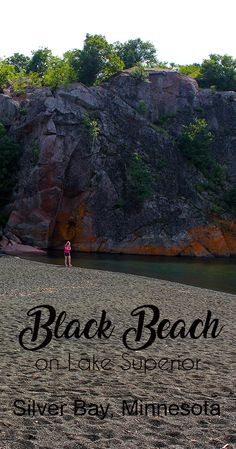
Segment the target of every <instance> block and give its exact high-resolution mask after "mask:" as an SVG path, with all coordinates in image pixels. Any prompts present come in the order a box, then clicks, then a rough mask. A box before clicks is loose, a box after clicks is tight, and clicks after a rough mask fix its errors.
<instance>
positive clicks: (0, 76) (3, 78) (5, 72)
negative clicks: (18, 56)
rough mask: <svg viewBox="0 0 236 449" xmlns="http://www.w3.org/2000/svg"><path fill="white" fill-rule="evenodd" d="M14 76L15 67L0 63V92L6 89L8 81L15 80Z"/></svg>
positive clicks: (4, 62)
mask: <svg viewBox="0 0 236 449" xmlns="http://www.w3.org/2000/svg"><path fill="white" fill-rule="evenodd" d="M15 76H16V70H15V67H14V66H13V65H10V64H8V63H7V62H6V61H0V90H2V89H6V87H8V86H9V84H10V81H11V80H13V79H15Z"/></svg>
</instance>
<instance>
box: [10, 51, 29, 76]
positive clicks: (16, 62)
mask: <svg viewBox="0 0 236 449" xmlns="http://www.w3.org/2000/svg"><path fill="white" fill-rule="evenodd" d="M5 61H6V63H7V64H9V65H12V66H13V67H14V68H15V71H16V72H17V73H20V72H22V71H23V72H26V71H27V70H28V65H29V62H30V58H29V57H28V56H25V55H23V54H21V53H14V54H13V55H12V56H10V57H9V58H7V59H6V60H5Z"/></svg>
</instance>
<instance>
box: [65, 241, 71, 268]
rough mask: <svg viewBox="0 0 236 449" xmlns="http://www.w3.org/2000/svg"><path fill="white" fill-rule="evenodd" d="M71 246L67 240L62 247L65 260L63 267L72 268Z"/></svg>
mask: <svg viewBox="0 0 236 449" xmlns="http://www.w3.org/2000/svg"><path fill="white" fill-rule="evenodd" d="M70 252H71V245H70V242H69V240H68V241H67V242H66V244H65V245H64V258H65V267H72V265H71V255H70Z"/></svg>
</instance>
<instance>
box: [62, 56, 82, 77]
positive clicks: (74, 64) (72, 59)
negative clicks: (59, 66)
mask: <svg viewBox="0 0 236 449" xmlns="http://www.w3.org/2000/svg"><path fill="white" fill-rule="evenodd" d="M80 53H81V50H78V49H74V50H69V51H67V52H66V53H64V55H63V57H64V61H65V62H66V63H67V64H69V66H70V70H71V76H72V77H73V79H74V81H79V69H80Z"/></svg>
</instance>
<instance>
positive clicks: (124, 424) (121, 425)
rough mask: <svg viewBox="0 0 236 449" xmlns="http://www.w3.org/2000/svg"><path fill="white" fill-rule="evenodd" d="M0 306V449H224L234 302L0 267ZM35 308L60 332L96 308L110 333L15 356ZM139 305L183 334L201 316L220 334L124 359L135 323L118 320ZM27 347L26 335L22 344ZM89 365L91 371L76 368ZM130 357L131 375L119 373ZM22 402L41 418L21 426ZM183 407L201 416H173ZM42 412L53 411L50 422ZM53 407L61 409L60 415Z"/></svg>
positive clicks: (230, 422) (158, 345)
mask: <svg viewBox="0 0 236 449" xmlns="http://www.w3.org/2000/svg"><path fill="white" fill-rule="evenodd" d="M0 301H1V328H0V340H1V359H0V360H1V362H0V367H1V405H0V431H1V436H0V448H1V449H87V448H90V449H95V448H96V449H103V448H104V449H108V448H110V449H137V448H140V449H154V448H155V449H157V448H166V449H167V448H169V449H170V448H171V449H173V448H175V449H180V448H181V449H192V448H194V449H221V448H222V447H223V446H224V445H227V444H228V446H227V449H232V448H234V447H236V427H235V411H236V394H235V385H236V369H235V335H236V332H235V330H236V321H235V316H236V313H235V312H236V296H235V295H230V294H226V293H221V292H215V291H212V290H206V289H200V288H197V287H191V286H186V285H182V284H177V283H171V282H168V281H163V280H158V279H151V278H145V277H141V276H133V275H127V274H122V273H112V272H105V271H97V270H88V269H80V268H74V267H72V268H65V267H63V266H56V265H55V266H54V265H44V264H41V263H38V262H29V261H27V260H22V259H20V258H17V257H1V258H0ZM42 304H46V305H52V306H53V307H54V308H55V309H56V311H57V313H58V314H59V312H61V311H63V310H65V311H66V312H67V317H66V320H65V322H64V323H63V325H62V326H64V327H65V324H66V323H68V322H69V321H70V320H72V319H79V320H80V322H81V324H82V325H84V324H85V323H86V322H87V321H88V320H89V319H91V318H96V319H98V320H99V318H100V316H101V312H102V310H106V312H107V318H110V319H111V320H112V322H113V324H114V325H115V329H114V332H113V334H112V336H111V337H110V338H109V339H106V340H105V339H100V340H99V339H98V338H96V337H95V338H94V339H91V340H88V339H85V338H84V337H81V338H79V339H75V338H73V337H72V338H71V339H65V338H63V337H62V338H60V339H55V338H53V339H52V341H51V342H50V344H49V345H48V346H47V347H45V348H43V349H41V350H38V351H29V350H25V349H23V348H22V347H21V346H20V344H19V334H20V332H21V331H22V330H23V329H24V328H25V327H27V326H30V325H32V323H33V318H32V317H31V318H30V317H27V312H28V311H29V309H31V308H32V307H36V306H39V305H42ZM148 304H149V305H155V306H156V307H158V308H159V309H160V314H161V319H164V318H167V319H169V320H170V321H171V322H174V321H175V320H177V319H184V320H185V321H186V322H187V323H189V324H191V323H192V321H193V320H194V319H196V318H202V319H204V318H205V317H206V314H207V310H211V311H212V313H213V315H214V317H217V318H220V322H221V324H222V325H224V326H225V327H224V329H223V331H222V333H221V334H220V336H219V337H218V338H216V339H212V338H207V339H205V338H200V339H196V340H193V339H191V338H189V337H187V338H184V339H181V338H177V339H171V338H166V339H157V340H156V341H155V342H154V343H153V344H152V345H151V346H150V347H148V348H147V349H143V350H141V351H136V352H134V351H128V350H127V349H126V348H125V346H124V344H123V342H122V335H123V333H124V331H125V329H128V328H129V327H130V326H131V325H134V324H135V323H136V321H135V320H134V318H133V317H131V315H130V313H131V311H132V310H133V309H135V308H136V307H138V306H141V305H148ZM29 337H30V333H28V334H27V335H26V336H25V342H27V338H28V339H29ZM122 354H123V357H125V358H126V361H124V359H122ZM124 354H126V355H125V356H124ZM69 357H70V365H69V361H68V360H69ZM93 357H94V359H95V360H97V362H96V363H95V364H94V366H92V363H91V365H90V370H88V369H86V370H85V368H88V361H87V360H88V359H89V360H90V361H92V359H93ZM141 357H142V359H140V358H141ZM52 359H53V361H51V362H50V360H52ZM81 359H83V360H82V361H81V362H80V368H79V367H78V366H77V365H78V361H79V360H81ZM84 359H86V360H84ZM104 359H109V360H111V362H110V364H109V365H108V366H109V367H110V368H111V369H110V370H105V369H104V366H105V363H107V362H103V364H104V365H103V368H102V367H101V366H100V365H99V363H101V361H102V360H103V361H104ZM133 359H135V368H136V369H133V368H132V367H130V366H129V363H131V361H132V360H133ZM145 359H146V364H147V368H149V369H148V370H147V371H146V372H144V368H143V367H144V361H145ZM147 359H149V360H147ZM186 359H188V361H186ZM127 360H128V361H129V362H128V361H127ZM140 360H141V362H142V364H141V365H140ZM164 360H167V361H166V362H165V363H166V365H163V364H164ZM184 360H185V362H184V363H183V364H182V365H181V363H180V362H181V361H182V362H183V361H184ZM197 360H199V361H198V362H197ZM155 363H156V367H155V368H154V365H155ZM50 364H51V365H50ZM36 365H37V367H36ZM127 367H129V369H124V368H127ZM138 367H141V369H139V370H138V369H137V368H138ZM165 367H166V368H167V369H165ZM191 367H192V368H191ZM44 368H45V369H44ZM50 368H51V369H50ZM69 368H70V369H69ZM93 368H94V369H93ZM99 368H100V369H99ZM17 400H18V401H24V403H23V402H17V405H18V407H16V406H14V402H15V401H17ZM76 400H77V401H84V402H85V406H86V408H85V409H86V414H85V415H83V416H78V415H75V414H74V404H75V401H76ZM33 401H35V402H34V404H36V408H37V404H39V407H40V410H41V412H42V411H43V407H44V406H45V405H46V409H45V413H44V414H43V415H42V416H41V415H40V413H39V410H36V412H35V413H34V416H33V408H32V407H33ZM124 401H126V402H125V404H126V405H125V410H124V409H123V406H124ZM134 401H137V404H138V406H139V407H138V411H139V412H138V413H137V414H136V415H135V414H133V415H128V413H126V412H127V408H129V407H131V405H132V404H134V403H135V402H134ZM183 403H185V404H188V405H189V407H190V408H191V407H192V406H194V404H198V405H195V406H194V411H195V413H196V415H197V413H198V412H199V411H200V409H201V408H202V413H201V414H199V415H198V416H195V414H192V413H190V414H189V415H187V416H183V415H182V414H180V410H182V409H181V407H182V404H183ZM206 403H207V404H208V405H207V406H206ZM50 404H51V405H52V404H54V406H52V407H51V409H50V411H51V415H50V414H49V412H48V406H50ZM62 404H66V405H65V406H63V410H62V411H63V413H60V411H61V408H60V407H62ZM91 404H93V405H91ZM127 404H128V405H127ZM146 404H155V407H154V408H155V410H157V406H156V404H162V407H160V408H159V413H158V414H156V415H155V416H153V413H152V412H151V410H153V406H150V407H149V408H148V413H147V414H145V412H144V413H143V414H140V410H141V405H143V410H144V409H145V405H146ZM163 404H164V405H163ZM171 404H172V405H173V404H174V406H173V407H172V408H171V410H172V413H171V414H170V413H169V410H170V408H169V407H170V405H171ZM204 404H205V405H204ZM212 404H218V406H219V408H220V416H218V415H215V416H212V415H211V414H209V410H210V409H211V406H212ZM28 405H30V407H31V408H30V410H29V412H28V411H27V407H28ZM77 405H79V404H78V402H77ZM80 405H82V403H80ZM95 405H97V407H98V408H97V411H98V414H97V415H95V414H94V413H95V412H96V406H95ZM100 405H102V407H103V409H105V408H106V407H107V406H108V412H107V416H105V417H103V415H102V409H100V408H99V407H100ZM20 407H21V408H20ZM57 407H58V408H57ZM204 407H205V408H206V407H207V413H208V414H207V415H206V414H205V413H204V410H205V409H204ZM203 409H204V410H203ZM79 410H80V411H81V413H82V411H83V409H82V408H81V409H79ZM129 410H130V408H129ZM165 410H167V413H165ZM14 411H15V412H17V413H18V415H19V414H20V415H22V416H17V415H16V414H14ZM57 411H58V413H56V412H57ZM133 411H134V409H133ZM23 413H24V414H23ZM53 413H54V414H53Z"/></svg>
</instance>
